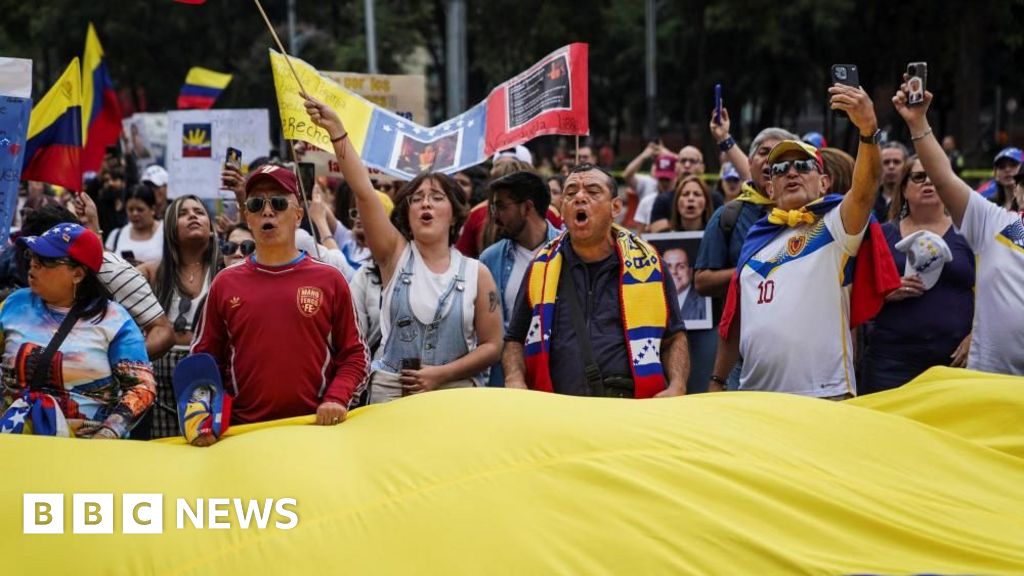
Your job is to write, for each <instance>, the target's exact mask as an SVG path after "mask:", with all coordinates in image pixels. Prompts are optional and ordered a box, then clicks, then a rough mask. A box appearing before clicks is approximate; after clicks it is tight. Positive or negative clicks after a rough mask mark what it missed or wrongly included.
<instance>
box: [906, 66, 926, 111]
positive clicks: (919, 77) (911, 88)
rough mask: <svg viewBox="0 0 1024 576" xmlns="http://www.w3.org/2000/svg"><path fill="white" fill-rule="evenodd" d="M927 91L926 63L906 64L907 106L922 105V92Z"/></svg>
mask: <svg viewBox="0 0 1024 576" xmlns="http://www.w3.org/2000/svg"><path fill="white" fill-rule="evenodd" d="M927 89H928V63H927V62H911V63H910V64H907V106H920V105H921V104H924V91H925V90H927Z"/></svg>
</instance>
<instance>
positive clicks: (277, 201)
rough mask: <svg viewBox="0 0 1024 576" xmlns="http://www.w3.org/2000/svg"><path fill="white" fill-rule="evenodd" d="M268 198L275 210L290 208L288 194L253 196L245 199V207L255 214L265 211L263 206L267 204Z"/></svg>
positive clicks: (282, 210)
mask: <svg viewBox="0 0 1024 576" xmlns="http://www.w3.org/2000/svg"><path fill="white" fill-rule="evenodd" d="M268 200H269V201H270V207H271V208H273V210H274V212H284V211H285V210H287V209H288V197H287V196H270V197H269V198H268V197H266V196H253V197H252V198H249V199H247V200H246V201H245V209H246V210H248V211H249V212H252V213H253V214H257V213H259V212H262V211H263V206H265V205H266V203H267V201H268Z"/></svg>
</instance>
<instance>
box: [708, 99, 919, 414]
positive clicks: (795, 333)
mask: <svg viewBox="0 0 1024 576" xmlns="http://www.w3.org/2000/svg"><path fill="white" fill-rule="evenodd" d="M829 93H830V94H831V106H832V108H833V109H838V110H842V111H844V112H846V113H847V114H848V115H849V117H850V121H851V122H853V124H854V125H855V126H856V127H857V128H858V129H859V131H860V135H861V137H860V147H859V149H858V152H857V161H856V165H855V167H854V174H853V186H852V188H851V189H850V191H849V192H847V193H846V195H845V196H840V195H830V196H827V197H825V198H822V196H824V194H825V191H826V190H827V189H828V188H829V185H830V181H829V177H828V176H827V175H825V171H824V163H823V162H822V159H821V155H820V154H819V153H818V151H817V150H816V149H815V148H814V147H813V146H810V145H809V144H806V143H804V142H800V141H798V140H786V141H783V142H780V143H779V144H777V145H776V146H775V147H774V148H772V150H771V152H770V153H769V155H768V160H767V165H768V167H769V178H770V179H769V182H768V190H769V191H770V193H771V197H772V200H773V201H774V202H775V205H776V208H774V209H772V211H771V213H770V214H769V215H768V217H767V218H764V219H762V220H760V221H758V222H757V223H756V224H755V225H754V226H753V227H752V228H751V230H750V232H749V234H748V235H747V238H746V241H745V242H744V244H743V249H742V251H741V254H740V260H739V263H738V265H737V268H736V270H737V272H736V274H735V275H734V276H733V279H732V282H731V285H730V288H729V293H728V296H727V301H726V307H725V312H724V313H723V315H722V321H721V325H720V334H721V337H722V341H721V342H720V344H719V348H718V356H717V358H716V361H715V370H714V372H713V376H712V377H711V379H712V382H711V383H710V384H709V388H710V389H711V390H720V389H721V382H722V380H723V378H724V377H725V375H726V374H728V373H729V371H730V370H731V369H732V367H733V364H734V363H735V362H736V358H737V355H738V354H742V357H743V368H742V373H741V375H740V390H765V391H774V392H788V393H792V394H800V395H804V396H812V397H818V398H829V399H837V400H838V399H844V398H848V397H850V396H852V395H854V394H855V391H856V384H855V381H854V373H853V348H852V343H851V342H852V338H851V332H850V330H851V327H853V326H855V325H856V324H857V323H858V322H860V321H863V320H865V319H867V318H870V317H871V316H874V314H876V313H877V312H878V310H879V309H880V308H881V304H882V298H884V295H885V293H887V292H888V291H891V289H892V288H895V287H896V286H899V276H898V274H897V273H896V270H895V266H894V265H893V264H892V257H891V255H888V254H887V252H888V247H887V245H886V243H885V241H884V238H883V237H882V235H881V230H880V228H879V226H878V225H877V223H873V225H872V227H871V228H872V232H871V234H870V236H865V230H866V229H867V228H868V222H869V219H870V217H871V212H872V209H873V207H874V201H875V193H876V191H877V190H878V184H879V180H880V177H881V169H882V164H881V156H880V151H879V148H878V139H879V134H880V131H879V130H878V121H877V119H876V117H875V111H874V105H873V104H872V102H871V99H870V97H868V95H867V93H866V92H865V91H864V90H863V89H861V88H859V87H850V86H841V85H836V86H833V87H832V88H830V89H829ZM868 238H870V241H869V240H868ZM862 246H863V247H864V248H869V250H862V249H861V248H862ZM875 250H885V253H882V252H878V253H877V254H876V252H874V251H875ZM855 258H856V260H854V259H855ZM853 262H856V266H854V265H853ZM855 276H856V277H857V278H860V279H862V282H860V283H859V286H857V285H852V283H853V280H854V277H855ZM869 276H873V277H869Z"/></svg>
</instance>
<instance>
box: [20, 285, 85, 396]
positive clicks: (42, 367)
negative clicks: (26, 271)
mask: <svg viewBox="0 0 1024 576" xmlns="http://www.w3.org/2000/svg"><path fill="white" fill-rule="evenodd" d="M44 306H45V304H44ZM85 308H86V305H85V304H84V303H80V302H75V304H74V305H73V306H71V310H69V311H68V313H67V315H66V316H64V320H62V321H61V323H60V327H59V328H57V333H56V334H54V335H53V338H51V339H50V343H49V344H47V345H46V348H44V349H43V351H42V352H41V353H40V354H39V358H38V359H37V360H36V363H35V369H34V370H33V371H32V375H31V377H30V378H29V382H28V385H29V388H31V389H32V390H43V389H45V388H47V387H48V384H49V380H50V369H51V368H52V366H51V364H52V363H53V356H54V355H55V354H56V353H57V350H59V349H60V345H61V344H63V343H64V339H65V338H67V337H68V334H69V333H70V332H71V329H72V328H74V327H75V323H76V322H78V319H79V318H80V317H81V316H82V312H83V311H84V310H85Z"/></svg>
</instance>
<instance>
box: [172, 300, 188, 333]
mask: <svg viewBox="0 0 1024 576" xmlns="http://www.w3.org/2000/svg"><path fill="white" fill-rule="evenodd" d="M191 309H192V300H189V299H188V298H182V299H181V300H180V302H179V303H178V318H177V319H176V320H175V321H174V331H175V332H188V318H186V317H185V315H186V314H188V311H189V310H191Z"/></svg>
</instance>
